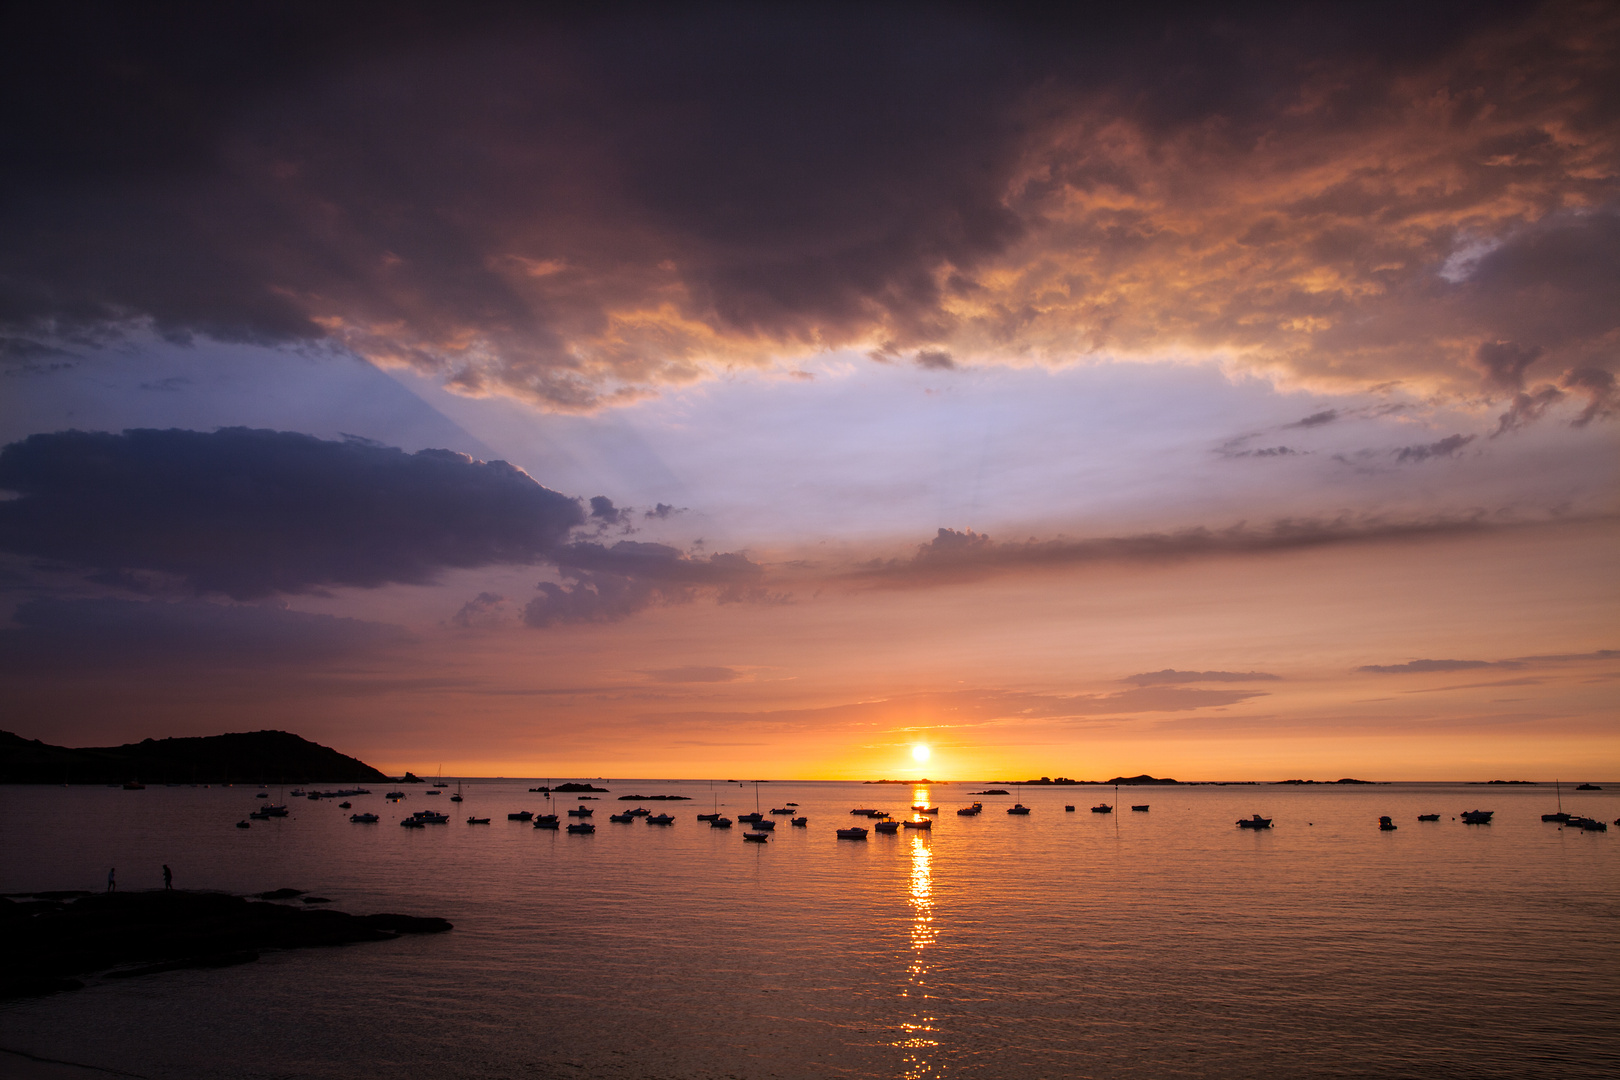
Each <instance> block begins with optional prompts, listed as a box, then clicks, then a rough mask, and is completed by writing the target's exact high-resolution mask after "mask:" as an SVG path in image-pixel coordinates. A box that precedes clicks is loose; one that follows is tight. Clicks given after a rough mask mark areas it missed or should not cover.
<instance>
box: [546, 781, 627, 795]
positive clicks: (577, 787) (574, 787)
mask: <svg viewBox="0 0 1620 1080" xmlns="http://www.w3.org/2000/svg"><path fill="white" fill-rule="evenodd" d="M529 790H530V791H600V792H601V793H602V794H604V795H605V794H607V790H608V789H607V788H605V787H592V786H591V785H590V784H572V783H570V784H558V785H557V786H556V787H532V788H530V789H529Z"/></svg>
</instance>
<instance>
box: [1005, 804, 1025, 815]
mask: <svg viewBox="0 0 1620 1080" xmlns="http://www.w3.org/2000/svg"><path fill="white" fill-rule="evenodd" d="M1007 813H1009V814H1016V815H1018V816H1019V817H1028V816H1029V807H1027V806H1025V805H1024V804H1023V803H1013V804H1012V805H1011V806H1009V807H1007Z"/></svg>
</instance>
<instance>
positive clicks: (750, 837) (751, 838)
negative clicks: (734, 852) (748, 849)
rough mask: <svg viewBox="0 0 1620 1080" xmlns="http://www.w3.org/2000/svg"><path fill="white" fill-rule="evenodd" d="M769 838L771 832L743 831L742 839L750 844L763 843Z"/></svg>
mask: <svg viewBox="0 0 1620 1080" xmlns="http://www.w3.org/2000/svg"><path fill="white" fill-rule="evenodd" d="M770 838H771V834H770V833H768V832H745V833H743V839H744V840H746V841H747V842H748V843H750V844H763V843H764V842H765V841H767V840H769V839H770Z"/></svg>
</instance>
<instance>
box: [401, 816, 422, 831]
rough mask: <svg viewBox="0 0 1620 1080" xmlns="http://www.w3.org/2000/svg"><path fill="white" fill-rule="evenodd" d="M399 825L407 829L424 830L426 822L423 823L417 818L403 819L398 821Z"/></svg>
mask: <svg viewBox="0 0 1620 1080" xmlns="http://www.w3.org/2000/svg"><path fill="white" fill-rule="evenodd" d="M400 824H401V825H403V826H405V827H406V828H407V829H425V828H427V822H425V821H423V820H422V819H421V818H419V817H408V818H403V819H402V820H401V821H400Z"/></svg>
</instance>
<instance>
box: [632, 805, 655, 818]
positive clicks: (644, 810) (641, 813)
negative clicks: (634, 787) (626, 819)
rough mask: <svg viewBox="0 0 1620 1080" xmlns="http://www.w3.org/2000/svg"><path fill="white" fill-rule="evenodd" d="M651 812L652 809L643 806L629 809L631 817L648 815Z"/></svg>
mask: <svg viewBox="0 0 1620 1080" xmlns="http://www.w3.org/2000/svg"><path fill="white" fill-rule="evenodd" d="M651 813H652V811H651V810H649V809H647V808H646V807H645V806H638V807H636V808H635V809H634V810H632V811H630V816H631V817H646V816H647V815H649V814H651Z"/></svg>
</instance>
